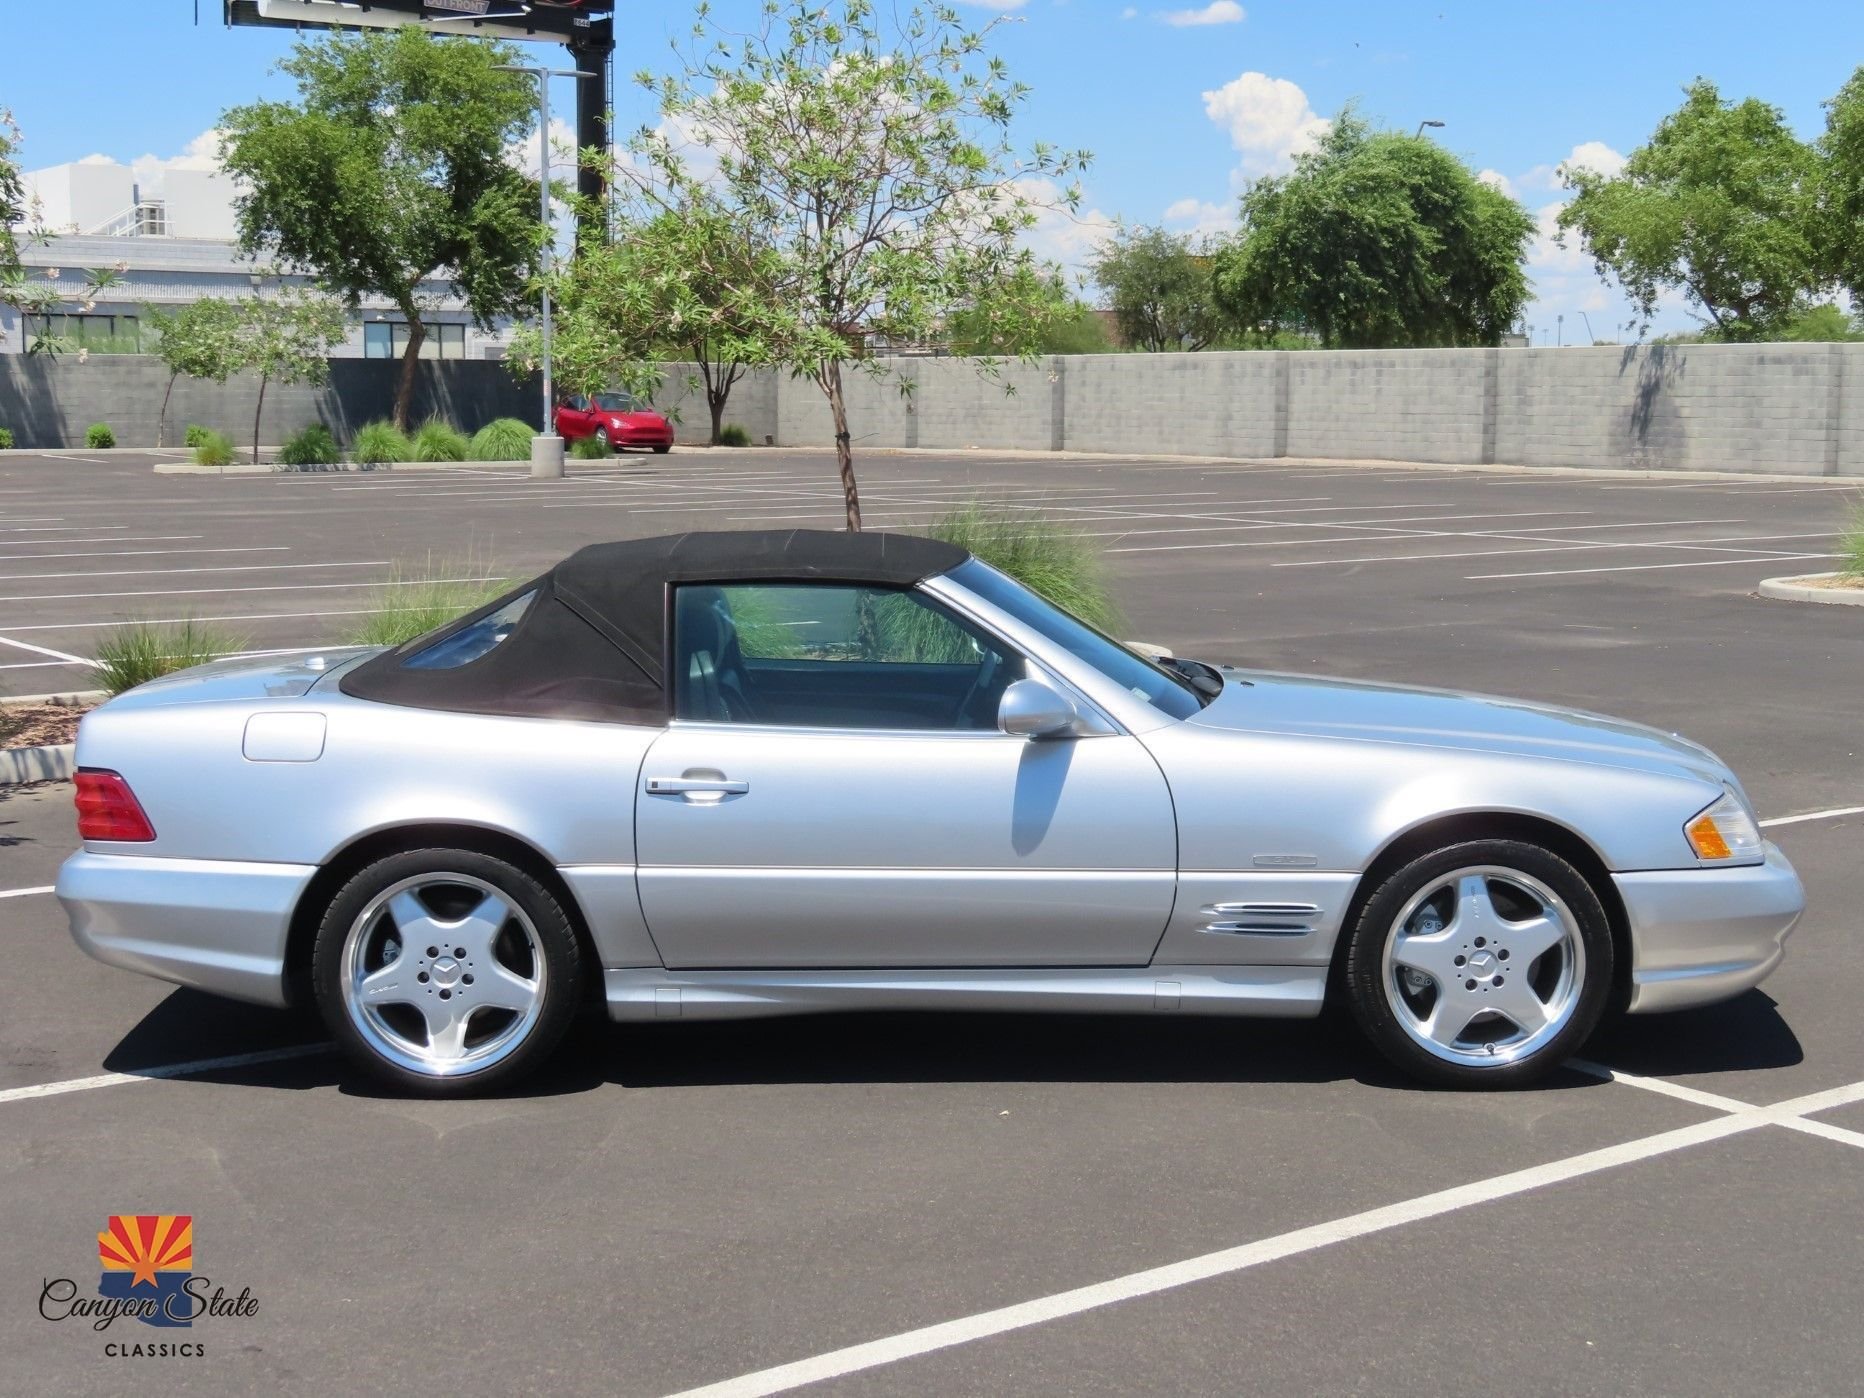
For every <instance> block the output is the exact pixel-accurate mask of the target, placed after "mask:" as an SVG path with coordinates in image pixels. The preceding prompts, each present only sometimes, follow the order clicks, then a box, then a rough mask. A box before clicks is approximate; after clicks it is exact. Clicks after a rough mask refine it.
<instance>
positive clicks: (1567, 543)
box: [1269, 529, 1838, 577]
mask: <svg viewBox="0 0 1864 1398" xmlns="http://www.w3.org/2000/svg"><path fill="white" fill-rule="evenodd" d="M1837 532H1838V531H1836V530H1833V529H1819V530H1813V531H1811V532H1808V533H1804V534H1727V535H1722V536H1720V537H1715V536H1711V537H1709V538H1707V539H1632V540H1629V541H1627V542H1619V541H1612V542H1607V543H1594V542H1588V541H1584V540H1579V539H1555V540H1553V541H1551V542H1549V543H1546V544H1540V545H1538V546H1537V547H1535V548H1525V549H1475V550H1471V551H1469V552H1466V553H1388V554H1379V555H1376V556H1374V557H1370V558H1311V559H1303V560H1301V561H1299V562H1294V563H1272V564H1270V565H1269V566H1270V567H1272V568H1323V567H1327V566H1329V565H1335V564H1347V563H1428V562H1430V561H1431V560H1433V559H1439V558H1503V557H1511V556H1513V555H1515V554H1523V553H1573V552H1577V551H1579V550H1582V549H1583V550H1599V549H1670V548H1674V549H1701V550H1704V551H1706V552H1710V553H1744V554H1754V553H1758V554H1767V555H1771V556H1773V557H1776V558H1799V557H1803V556H1804V555H1801V554H1793V553H1784V552H1780V551H1779V550H1775V549H1731V548H1714V547H1712V545H1715V544H1733V543H1742V542H1749V541H1751V542H1754V543H1763V542H1769V541H1772V540H1776V539H1829V538H1831V537H1833V535H1835V534H1836V533H1837ZM1481 537H1485V538H1503V539H1505V538H1507V537H1508V536H1507V535H1506V534H1500V533H1491V534H1487V535H1483V536H1481ZM1519 576H1524V577H1531V576H1535V575H1533V574H1521V575H1519Z"/></svg>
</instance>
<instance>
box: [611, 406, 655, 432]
mask: <svg viewBox="0 0 1864 1398" xmlns="http://www.w3.org/2000/svg"><path fill="white" fill-rule="evenodd" d="M602 416H603V417H605V418H607V419H608V420H609V421H610V422H612V423H615V424H616V425H617V426H621V427H662V426H665V424H666V421H667V420H666V419H665V418H664V417H662V416H661V415H660V414H659V413H655V412H649V411H647V410H646V409H644V408H637V409H636V410H635V411H633V412H631V413H603V414H602Z"/></svg>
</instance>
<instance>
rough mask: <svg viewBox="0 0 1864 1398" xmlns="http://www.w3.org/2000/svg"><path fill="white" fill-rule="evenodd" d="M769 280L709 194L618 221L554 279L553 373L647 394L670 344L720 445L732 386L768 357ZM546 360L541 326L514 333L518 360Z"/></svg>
mask: <svg viewBox="0 0 1864 1398" xmlns="http://www.w3.org/2000/svg"><path fill="white" fill-rule="evenodd" d="M773 283H774V268H773V267H772V266H771V265H770V259H769V257H768V255H767V254H766V253H763V252H761V251H759V249H758V248H757V247H756V246H755V245H753V244H752V243H751V242H750V241H748V238H747V235H746V232H745V230H744V229H743V228H742V227H740V225H739V224H738V223H737V222H736V221H734V220H733V219H732V218H730V217H728V216H727V215H726V214H725V213H724V212H723V211H721V210H719V209H718V208H716V207H714V206H713V205H712V203H711V201H710V200H708V199H704V198H701V199H700V200H699V201H698V202H697V203H695V204H694V205H693V206H691V207H688V208H684V209H680V210H678V211H672V210H669V211H666V212H661V213H658V214H654V215H652V216H650V217H648V218H645V219H628V218H623V219H622V220H620V221H619V222H617V223H616V225H615V226H614V228H613V231H612V234H611V240H610V241H608V242H597V241H595V240H593V239H586V240H585V241H584V242H583V243H582V245H581V246H579V247H578V248H577V250H576V254H575V259H574V262H573V263H572V265H571V266H570V267H569V268H568V269H567V271H566V272H565V273H564V275H562V276H561V277H559V278H556V279H555V280H554V283H553V284H554V285H555V286H556V299H557V317H556V326H555V335H554V336H553V339H552V344H551V352H552V367H553V370H554V373H555V377H556V381H557V382H558V383H560V384H562V385H563V386H564V387H566V388H570V389H573V390H575V391H577V392H580V393H594V392H596V391H597V390H599V389H603V388H607V387H610V386H611V385H614V384H621V385H622V386H624V387H626V388H629V389H631V390H633V391H634V392H637V393H642V394H645V395H651V394H652V393H653V391H654V390H655V389H656V388H657V387H658V386H659V377H660V376H659V373H658V372H657V371H656V370H654V369H653V368H652V365H653V363H654V361H655V360H657V359H659V358H662V357H664V356H665V355H666V354H667V353H669V352H670V353H672V354H675V355H679V356H681V357H684V358H688V359H690V360H692V361H693V363H694V364H695V365H697V366H698V375H697V385H696V386H697V387H699V388H701V389H702V390H703V391H704V393H705V399H706V408H707V410H708V412H709V413H710V415H711V419H712V437H711V440H712V444H713V445H714V446H716V445H718V440H719V434H720V433H721V432H722V431H723V430H724V425H725V405H726V402H727V401H728V400H729V398H730V397H731V390H732V387H733V385H735V384H736V383H737V382H738V380H739V379H741V378H742V377H743V376H744V373H745V370H746V369H748V368H749V367H750V365H751V363H752V362H753V361H755V360H758V359H759V358H760V357H761V356H762V354H763V346H762V342H761V339H760V335H759V330H760V325H761V322H762V319H763V316H764V308H763V304H762V303H763V301H764V299H765V298H766V297H767V296H768V295H771V294H774V285H773ZM542 357H543V356H542V344H541V342H540V340H539V337H538V335H537V332H536V331H535V330H532V329H527V330H525V331H524V332H521V333H520V334H519V335H517V336H515V337H514V339H513V343H512V346H511V350H510V353H509V355H508V359H509V361H510V362H511V364H512V365H513V367H515V368H518V369H521V370H524V371H527V372H528V371H531V370H535V369H536V368H537V367H538V365H539V363H540V362H541V360H542Z"/></svg>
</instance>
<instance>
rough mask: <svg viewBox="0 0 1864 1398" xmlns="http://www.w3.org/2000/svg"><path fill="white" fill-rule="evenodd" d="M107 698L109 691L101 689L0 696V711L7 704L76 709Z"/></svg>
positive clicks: (62, 690) (63, 690)
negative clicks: (45, 705) (94, 700)
mask: <svg viewBox="0 0 1864 1398" xmlns="http://www.w3.org/2000/svg"><path fill="white" fill-rule="evenodd" d="M108 697H109V691H108V690H103V689H61V690H59V691H58V692H57V693H55V694H0V709H3V708H5V707H6V706H7V705H9V704H57V705H60V706H62V707H65V708H76V707H77V706H78V705H79V704H83V703H88V702H89V701H90V700H92V699H107V698H108Z"/></svg>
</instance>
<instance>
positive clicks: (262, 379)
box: [220, 374, 271, 471]
mask: <svg viewBox="0 0 1864 1398" xmlns="http://www.w3.org/2000/svg"><path fill="white" fill-rule="evenodd" d="M270 381H271V375H269V374H261V375H259V406H258V407H256V408H254V409H253V410H252V464H253V465H255V466H257V465H258V464H259V418H260V416H261V415H263V414H264V412H265V386H266V384H267V383H269V382H270ZM220 469H221V470H222V471H225V470H226V468H225V467H224V466H223V467H221V468H220Z"/></svg>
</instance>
